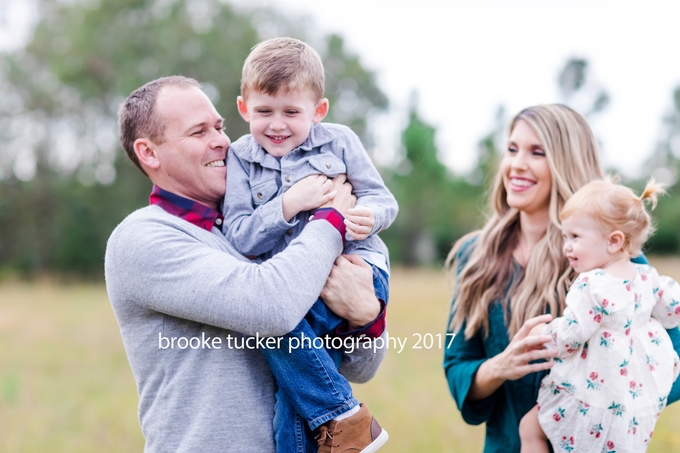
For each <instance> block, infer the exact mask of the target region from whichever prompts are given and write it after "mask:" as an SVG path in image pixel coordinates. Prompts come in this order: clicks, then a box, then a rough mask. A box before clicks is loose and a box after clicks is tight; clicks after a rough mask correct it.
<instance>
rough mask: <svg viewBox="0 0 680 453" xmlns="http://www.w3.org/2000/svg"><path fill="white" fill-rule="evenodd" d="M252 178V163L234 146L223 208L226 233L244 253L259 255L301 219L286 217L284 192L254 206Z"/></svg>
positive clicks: (229, 154)
mask: <svg viewBox="0 0 680 453" xmlns="http://www.w3.org/2000/svg"><path fill="white" fill-rule="evenodd" d="M249 179H250V175H249V164H248V163H247V162H245V161H243V160H242V159H241V158H239V157H238V156H237V155H236V154H235V153H234V152H233V150H230V151H229V153H228V154H227V191H226V195H225V197H224V204H223V209H222V211H223V214H224V228H225V229H224V235H225V237H226V238H227V240H228V241H229V242H231V244H232V245H233V246H234V247H235V248H236V250H238V251H239V253H241V254H242V255H246V256H253V255H254V256H257V255H261V254H263V253H266V252H269V251H270V250H272V249H273V248H274V247H275V246H276V244H277V243H278V242H279V240H280V239H281V237H282V236H283V235H284V234H285V233H286V231H288V230H289V229H290V228H292V227H294V226H295V225H296V224H297V220H295V218H293V220H292V221H291V222H286V220H285V219H284V218H283V206H282V200H283V196H282V195H279V196H277V197H275V198H273V199H272V200H270V201H268V202H266V203H264V204H262V205H260V206H258V207H257V208H255V207H253V204H252V201H251V200H252V195H251V188H250V181H249ZM272 183H273V182H272ZM273 184H274V183H273Z"/></svg>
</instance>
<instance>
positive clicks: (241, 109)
mask: <svg viewBox="0 0 680 453" xmlns="http://www.w3.org/2000/svg"><path fill="white" fill-rule="evenodd" d="M236 106H237V107H238V113H239V114H240V115H241V118H243V120H244V121H245V122H246V123H250V114H249V113H248V106H247V105H246V101H245V99H243V96H239V97H237V98H236Z"/></svg>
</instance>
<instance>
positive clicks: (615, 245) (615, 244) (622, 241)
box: [607, 230, 626, 253]
mask: <svg viewBox="0 0 680 453" xmlns="http://www.w3.org/2000/svg"><path fill="white" fill-rule="evenodd" d="M625 245H626V235H625V234H624V233H623V231H621V230H614V231H612V232H611V233H609V236H607V251H608V252H609V253H616V252H618V251H620V250H623V247H624V246H625Z"/></svg>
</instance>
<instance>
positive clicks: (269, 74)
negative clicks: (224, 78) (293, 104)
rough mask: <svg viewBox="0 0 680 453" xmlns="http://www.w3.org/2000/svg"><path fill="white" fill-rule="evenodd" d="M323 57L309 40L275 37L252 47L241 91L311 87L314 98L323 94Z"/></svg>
mask: <svg viewBox="0 0 680 453" xmlns="http://www.w3.org/2000/svg"><path fill="white" fill-rule="evenodd" d="M325 81H326V76H325V74H324V69H323V63H322V62H321V57H320V56H319V54H318V53H317V51H316V50H314V49H313V48H312V47H311V46H309V45H308V44H306V43H304V42H302V41H300V40H298V39H294V38H273V39H268V40H267V41H263V42H261V43H260V44H258V45H257V46H255V47H254V48H253V50H252V51H251V52H250V55H248V58H246V61H245V63H243V72H242V74H241V95H242V96H243V97H247V94H248V92H249V91H254V92H258V93H265V94H269V95H271V96H273V95H275V94H276V93H278V92H279V91H280V90H282V89H283V90H284V91H286V92H288V91H291V90H296V89H304V90H309V91H310V92H311V93H312V94H313V95H314V97H315V98H316V99H315V100H317V101H318V100H320V99H321V98H323V90H324V83H325Z"/></svg>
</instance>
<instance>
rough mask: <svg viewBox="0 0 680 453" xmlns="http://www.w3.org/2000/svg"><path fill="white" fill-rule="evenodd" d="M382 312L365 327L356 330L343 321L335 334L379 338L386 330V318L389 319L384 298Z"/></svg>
mask: <svg viewBox="0 0 680 453" xmlns="http://www.w3.org/2000/svg"><path fill="white" fill-rule="evenodd" d="M378 300H379V301H380V313H379V314H378V316H377V317H376V318H375V319H374V320H373V321H371V322H369V323H368V324H366V325H365V326H364V327H362V328H360V329H355V330H349V323H348V322H347V321H343V322H342V324H340V325H339V326H338V327H337V328H336V329H335V335H336V336H338V337H356V338H360V339H363V338H367V339H371V340H372V339H374V338H378V337H379V336H381V335H382V334H383V332H384V331H385V325H386V319H387V305H386V304H385V302H384V301H383V300H380V299H378Z"/></svg>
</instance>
